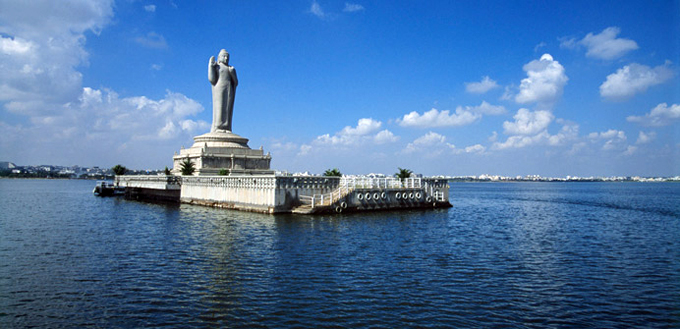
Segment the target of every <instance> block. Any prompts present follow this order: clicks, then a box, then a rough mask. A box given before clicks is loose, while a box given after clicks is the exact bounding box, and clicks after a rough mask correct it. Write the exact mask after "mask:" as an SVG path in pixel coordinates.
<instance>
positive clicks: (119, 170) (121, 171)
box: [111, 164, 128, 176]
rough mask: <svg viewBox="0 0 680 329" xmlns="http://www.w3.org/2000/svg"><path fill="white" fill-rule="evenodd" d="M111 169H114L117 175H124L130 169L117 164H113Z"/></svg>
mask: <svg viewBox="0 0 680 329" xmlns="http://www.w3.org/2000/svg"><path fill="white" fill-rule="evenodd" d="M111 171H113V173H114V174H116V176H122V175H125V173H126V172H127V171H128V170H127V168H125V166H122V165H119V164H117V165H115V166H113V168H111Z"/></svg>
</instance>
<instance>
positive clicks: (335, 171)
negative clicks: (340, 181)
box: [323, 168, 342, 177]
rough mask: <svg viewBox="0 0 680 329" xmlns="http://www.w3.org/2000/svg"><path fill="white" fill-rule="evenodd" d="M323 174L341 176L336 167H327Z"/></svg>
mask: <svg viewBox="0 0 680 329" xmlns="http://www.w3.org/2000/svg"><path fill="white" fill-rule="evenodd" d="M323 175H324V176H328V177H342V173H341V172H340V170H338V168H333V169H327V170H326V171H324V173H323Z"/></svg>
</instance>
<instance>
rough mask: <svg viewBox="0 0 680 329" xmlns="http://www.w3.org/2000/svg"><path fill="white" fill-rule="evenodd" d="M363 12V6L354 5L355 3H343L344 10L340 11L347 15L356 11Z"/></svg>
mask: <svg viewBox="0 0 680 329" xmlns="http://www.w3.org/2000/svg"><path fill="white" fill-rule="evenodd" d="M362 10H364V6H362V5H359V4H356V3H349V2H345V8H344V9H343V10H342V11H344V12H347V13H353V12H356V11H362Z"/></svg>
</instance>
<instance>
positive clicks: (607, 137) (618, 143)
mask: <svg viewBox="0 0 680 329" xmlns="http://www.w3.org/2000/svg"><path fill="white" fill-rule="evenodd" d="M588 138H589V139H590V140H591V142H596V141H600V140H604V141H605V142H604V145H603V146H602V149H603V150H605V151H610V150H621V149H623V148H625V142H626V140H627V137H626V133H625V132H623V131H621V130H615V129H609V130H607V131H604V132H600V133H597V132H593V133H590V134H588Z"/></svg>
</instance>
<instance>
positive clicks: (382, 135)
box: [373, 129, 399, 144]
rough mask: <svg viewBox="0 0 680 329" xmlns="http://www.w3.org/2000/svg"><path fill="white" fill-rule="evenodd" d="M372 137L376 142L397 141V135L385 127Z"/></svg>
mask: <svg viewBox="0 0 680 329" xmlns="http://www.w3.org/2000/svg"><path fill="white" fill-rule="evenodd" d="M373 139H374V141H375V142H376V144H386V143H394V142H396V141H398V140H399V136H395V135H394V134H393V133H392V132H391V131H389V130H387V129H385V130H382V131H380V132H378V133H377V134H376V135H375V137H374V138H373Z"/></svg>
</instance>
